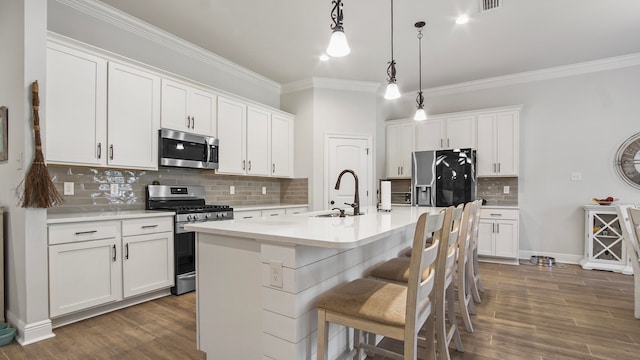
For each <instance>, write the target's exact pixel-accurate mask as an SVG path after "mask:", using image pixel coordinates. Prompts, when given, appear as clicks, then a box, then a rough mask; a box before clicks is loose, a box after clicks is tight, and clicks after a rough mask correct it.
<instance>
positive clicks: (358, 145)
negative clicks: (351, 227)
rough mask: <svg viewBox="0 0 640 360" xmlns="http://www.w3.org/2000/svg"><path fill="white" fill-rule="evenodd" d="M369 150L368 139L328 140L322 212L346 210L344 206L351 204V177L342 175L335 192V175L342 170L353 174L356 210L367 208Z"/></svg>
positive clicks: (368, 199) (331, 138) (370, 161)
mask: <svg viewBox="0 0 640 360" xmlns="http://www.w3.org/2000/svg"><path fill="white" fill-rule="evenodd" d="M370 149H371V139H369V138H366V137H338V136H335V137H334V136H329V138H328V141H327V149H326V150H327V161H328V164H327V166H326V167H325V169H326V170H327V172H326V176H325V179H326V180H325V181H326V188H327V189H328V190H327V191H326V192H325V206H324V208H325V209H331V208H333V207H348V206H347V205H345V203H349V204H351V203H353V200H354V195H355V191H356V189H355V181H354V178H353V176H352V175H351V174H344V175H343V177H342V180H341V182H340V189H339V190H336V189H335V185H336V181H337V180H338V175H340V173H341V172H342V170H345V169H350V170H353V171H354V172H355V173H356V175H357V176H358V182H359V188H360V189H359V190H360V207H363V206H367V205H371V200H370V199H371V191H370V190H371V188H372V184H371V179H372V177H373V162H372V159H373V154H371V150H370ZM332 201H333V204H332V203H331V202H332ZM360 211H362V210H360Z"/></svg>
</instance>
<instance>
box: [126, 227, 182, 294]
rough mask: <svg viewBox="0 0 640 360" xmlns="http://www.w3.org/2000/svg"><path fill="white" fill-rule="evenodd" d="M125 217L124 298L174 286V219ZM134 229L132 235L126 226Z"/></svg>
mask: <svg viewBox="0 0 640 360" xmlns="http://www.w3.org/2000/svg"><path fill="white" fill-rule="evenodd" d="M160 220H161V221H159V220H156V219H139V220H124V221H123V222H122V223H123V225H122V235H123V237H122V259H123V261H122V289H123V296H124V297H125V298H128V297H131V296H135V295H140V294H144V293H148V292H151V291H154V290H158V289H162V288H166V287H171V286H173V285H174V284H173V282H174V280H173V272H174V266H173V219H172V218H165V219H160ZM128 228H129V229H132V232H131V233H132V234H134V235H133V236H126V235H128V234H127V232H126V230H127V229H128Z"/></svg>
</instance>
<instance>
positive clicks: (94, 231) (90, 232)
mask: <svg viewBox="0 0 640 360" xmlns="http://www.w3.org/2000/svg"><path fill="white" fill-rule="evenodd" d="M97 232H98V230H90V231H78V232H76V235H86V234H95V233H97Z"/></svg>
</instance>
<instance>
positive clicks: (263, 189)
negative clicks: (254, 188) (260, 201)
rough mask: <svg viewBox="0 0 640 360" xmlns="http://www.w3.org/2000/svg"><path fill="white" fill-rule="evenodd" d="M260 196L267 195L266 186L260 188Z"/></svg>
mask: <svg viewBox="0 0 640 360" xmlns="http://www.w3.org/2000/svg"><path fill="white" fill-rule="evenodd" d="M262 195H267V187H266V186H263V187H262Z"/></svg>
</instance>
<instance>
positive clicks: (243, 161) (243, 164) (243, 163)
mask: <svg viewBox="0 0 640 360" xmlns="http://www.w3.org/2000/svg"><path fill="white" fill-rule="evenodd" d="M246 164H247V161H246V160H242V170H244V169H245V165H246Z"/></svg>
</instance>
